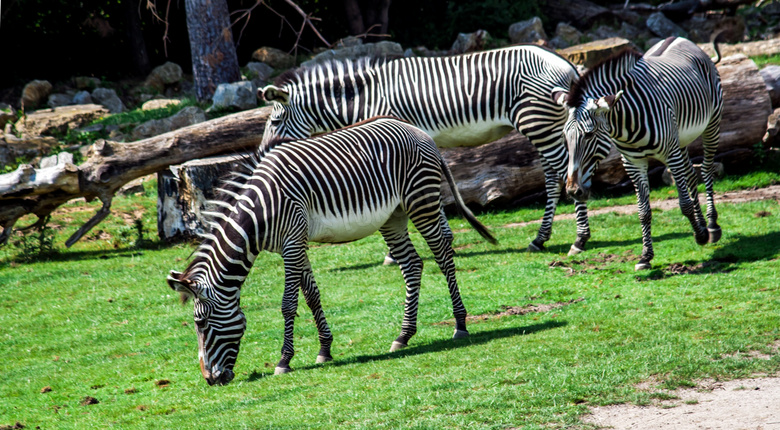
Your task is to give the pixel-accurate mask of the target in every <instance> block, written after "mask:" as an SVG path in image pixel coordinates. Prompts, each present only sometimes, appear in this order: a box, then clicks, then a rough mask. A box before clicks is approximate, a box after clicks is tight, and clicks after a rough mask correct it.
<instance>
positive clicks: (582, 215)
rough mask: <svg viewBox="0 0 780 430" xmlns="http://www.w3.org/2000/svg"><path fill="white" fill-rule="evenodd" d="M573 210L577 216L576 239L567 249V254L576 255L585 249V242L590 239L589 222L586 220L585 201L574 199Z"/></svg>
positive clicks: (586, 208) (586, 209)
mask: <svg viewBox="0 0 780 430" xmlns="http://www.w3.org/2000/svg"><path fill="white" fill-rule="evenodd" d="M574 210H575V213H576V216H577V240H575V241H574V244H572V246H571V249H569V256H572V255H577V254H579V253H580V252H582V251H584V250H585V244H586V243H587V242H588V239H590V223H589V222H588V206H587V203H585V202H581V201H577V200H575V201H574Z"/></svg>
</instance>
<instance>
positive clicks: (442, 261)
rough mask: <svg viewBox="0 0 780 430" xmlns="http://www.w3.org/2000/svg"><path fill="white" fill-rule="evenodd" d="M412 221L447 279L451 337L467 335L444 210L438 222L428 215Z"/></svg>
mask: <svg viewBox="0 0 780 430" xmlns="http://www.w3.org/2000/svg"><path fill="white" fill-rule="evenodd" d="M412 222H413V223H414V226H415V227H416V228H417V230H418V231H419V232H420V234H421V235H422V236H423V238H424V239H425V242H426V243H427V244H428V247H429V248H430V249H431V252H433V255H434V257H435V258H436V264H438V265H439V268H440V269H441V272H442V274H444V277H445V279H447V287H448V289H449V291H450V299H451V300H452V314H453V316H454V317H455V332H454V333H453V335H452V337H453V339H460V338H464V337H468V335H469V331H468V330H467V329H466V307H465V306H464V305H463V300H462V299H461V297H460V289H459V288H458V281H457V279H456V278H455V261H454V256H455V251H453V249H452V240H453V237H452V231H451V230H450V227H449V223H448V222H447V218H446V217H445V216H444V212H440V213H439V219H438V222H432V221H431V220H430V219H429V217H428V216H422V217H416V216H415V217H413V218H412Z"/></svg>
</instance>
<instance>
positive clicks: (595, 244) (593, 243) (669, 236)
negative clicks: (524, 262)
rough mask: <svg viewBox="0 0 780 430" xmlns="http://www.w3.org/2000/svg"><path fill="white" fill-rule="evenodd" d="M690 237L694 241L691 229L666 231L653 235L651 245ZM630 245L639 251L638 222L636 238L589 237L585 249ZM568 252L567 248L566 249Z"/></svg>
mask: <svg viewBox="0 0 780 430" xmlns="http://www.w3.org/2000/svg"><path fill="white" fill-rule="evenodd" d="M603 234H604V235H605V236H606V235H608V232H606V231H605V232H604V233H603ZM598 235H599V233H598V232H595V233H594V236H598ZM686 237H690V239H691V241H694V240H695V239H694V237H693V230H691V232H690V233H666V234H662V235H660V236H656V235H653V246H654V247H655V246H656V245H657V244H659V243H661V242H663V241H665V240H673V239H681V238H683V239H684V238H686ZM631 245H637V246H639V250H640V251H641V247H642V228H641V227H640V225H639V223H637V224H636V238H634V239H627V240H593V239H591V240H590V241H588V244H587V250H588V251H591V250H595V249H599V248H607V247H610V246H631ZM566 251H567V252H568V249H567V250H566Z"/></svg>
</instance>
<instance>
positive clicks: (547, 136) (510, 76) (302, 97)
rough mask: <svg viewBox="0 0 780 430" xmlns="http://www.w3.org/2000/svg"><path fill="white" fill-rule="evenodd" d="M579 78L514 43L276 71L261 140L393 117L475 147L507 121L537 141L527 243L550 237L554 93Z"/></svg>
mask: <svg viewBox="0 0 780 430" xmlns="http://www.w3.org/2000/svg"><path fill="white" fill-rule="evenodd" d="M577 79H578V74H577V71H576V69H575V68H574V66H573V65H572V64H571V63H569V62H568V61H566V60H565V59H563V58H562V57H560V56H559V55H557V54H556V53H554V52H552V51H550V50H547V49H545V48H542V47H539V46H535V45H524V46H514V47H509V48H505V49H498V50H492V51H485V52H479V53H473V54H466V55H459V56H452V57H435V58H401V59H394V60H388V61H371V60H360V61H357V62H351V61H333V62H328V63H324V64H320V65H315V66H311V67H309V68H303V69H299V70H297V71H293V72H289V73H286V74H283V75H282V76H280V78H279V79H278V80H277V82H276V84H275V85H271V86H268V87H266V88H264V89H263V90H262V95H263V98H265V99H266V100H268V101H273V102H275V103H274V106H273V111H272V113H271V116H270V119H269V121H268V123H267V124H266V128H265V134H264V136H263V141H264V143H267V142H268V141H269V140H270V139H271V138H272V137H275V136H281V137H288V138H304V137H308V136H311V135H315V134H317V133H322V132H326V131H331V130H336V129H338V128H340V127H343V126H346V125H349V124H354V123H355V122H358V121H361V120H364V119H367V118H370V117H372V116H375V115H392V116H395V117H398V118H401V119H404V120H406V121H409V122H411V123H412V124H414V125H415V126H417V127H419V128H420V129H422V130H423V131H425V132H426V133H428V134H429V135H430V136H431V137H432V138H433V140H434V141H435V142H436V144H437V145H438V146H439V147H453V146H477V145H481V144H484V143H487V142H491V141H493V140H496V139H498V138H500V137H502V136H504V135H505V134H507V133H508V132H510V131H511V130H512V129H517V130H519V131H520V132H522V133H523V134H525V135H526V136H527V137H528V138H529V139H530V140H531V142H532V143H533V144H534V145H536V147H537V148H538V149H539V152H540V154H541V158H542V164H543V167H544V171H545V180H546V191H547V206H546V208H545V213H544V217H543V219H542V224H541V227H540V229H539V233H538V235H537V237H536V239H534V241H533V242H532V243H531V246H530V249H532V250H541V249H543V247H544V243H545V242H546V241H547V240H548V239H549V238H550V233H551V230H552V221H553V216H554V214H555V208H556V206H557V203H558V199H559V197H560V192H561V183H562V179H563V178H564V177H565V174H566V164H567V161H568V154H567V151H566V146H565V145H564V143H563V139H562V135H561V131H562V128H563V124H564V123H565V121H566V117H567V112H566V109H563V108H561V107H560V106H558V105H557V104H556V103H555V102H554V101H553V100H552V98H551V95H552V94H553V93H555V92H560V91H563V92H566V91H568V90H569V88H570V87H571V85H572V83H573V82H574V81H576V80H577ZM576 208H577V224H578V229H577V230H578V236H577V242H576V246H575V247H574V248H576V249H583V248H584V246H585V242H586V241H587V240H588V238H589V237H590V228H589V226H588V219H587V209H586V207H585V205H584V204H583V203H577V205H576Z"/></svg>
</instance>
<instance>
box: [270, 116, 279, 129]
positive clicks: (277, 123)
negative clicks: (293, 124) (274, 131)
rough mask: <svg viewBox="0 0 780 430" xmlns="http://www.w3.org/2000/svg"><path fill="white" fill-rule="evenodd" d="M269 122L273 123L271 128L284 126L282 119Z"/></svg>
mask: <svg viewBox="0 0 780 430" xmlns="http://www.w3.org/2000/svg"><path fill="white" fill-rule="evenodd" d="M269 122H270V123H271V126H273V127H279V126H280V125H281V124H282V119H281V118H272V119H271V120H270V121H269Z"/></svg>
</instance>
